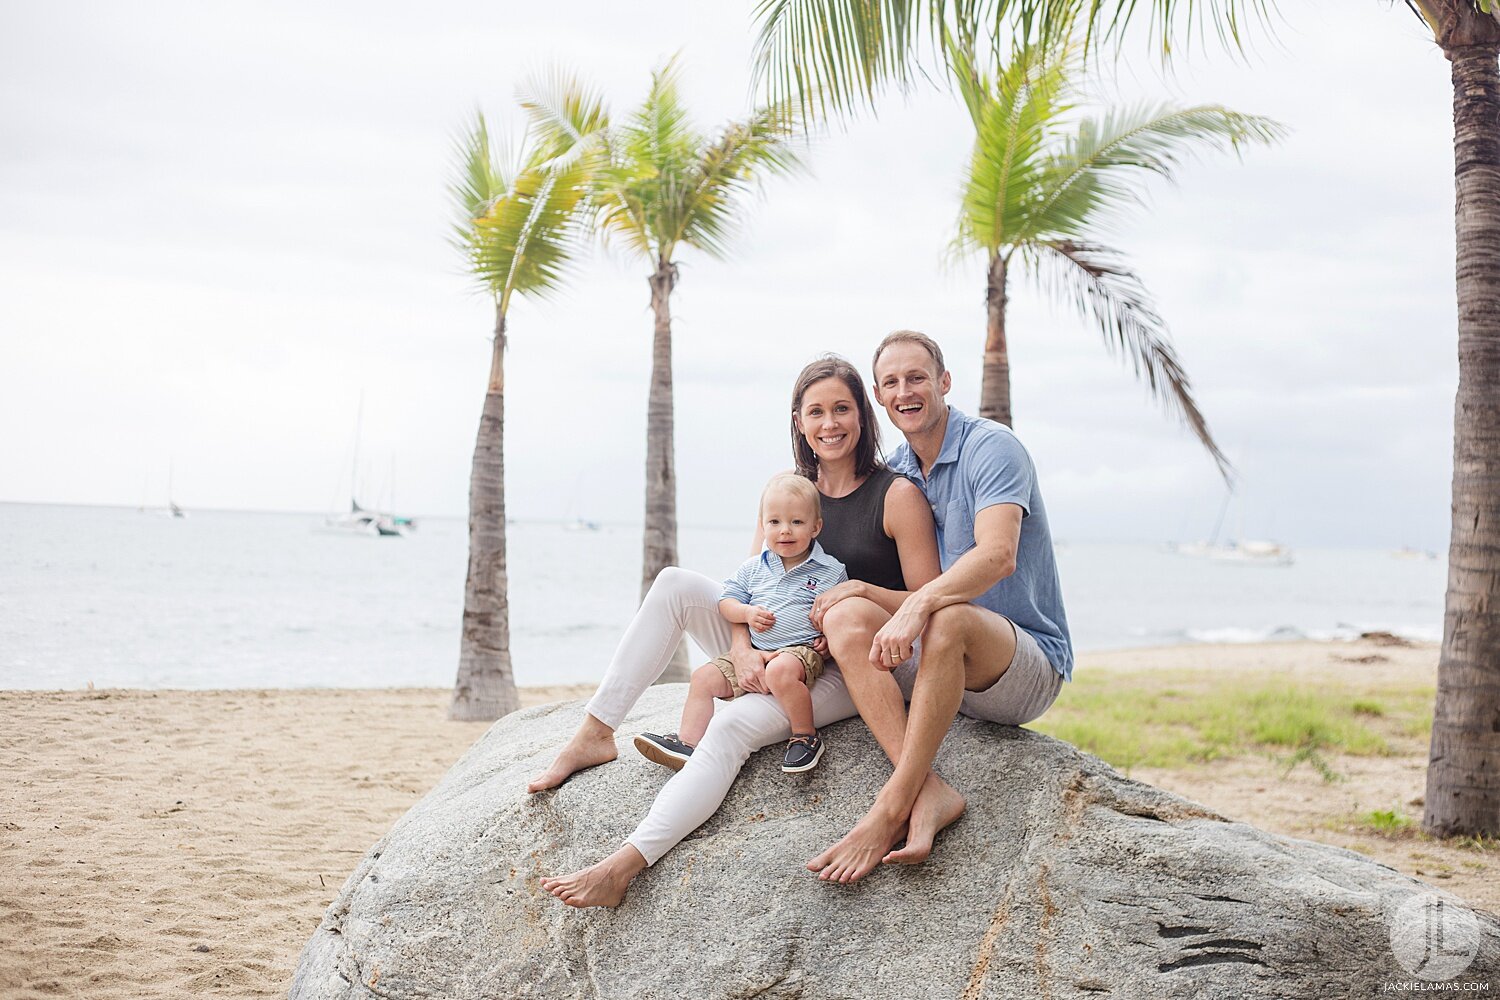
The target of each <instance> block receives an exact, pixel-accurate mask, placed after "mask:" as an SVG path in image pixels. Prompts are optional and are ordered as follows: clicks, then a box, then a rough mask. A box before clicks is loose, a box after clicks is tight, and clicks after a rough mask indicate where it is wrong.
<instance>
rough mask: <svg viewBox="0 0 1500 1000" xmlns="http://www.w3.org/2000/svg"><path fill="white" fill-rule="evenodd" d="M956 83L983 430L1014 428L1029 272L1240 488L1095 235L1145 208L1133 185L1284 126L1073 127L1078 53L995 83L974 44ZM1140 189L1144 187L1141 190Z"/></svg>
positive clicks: (1039, 52)
mask: <svg viewBox="0 0 1500 1000" xmlns="http://www.w3.org/2000/svg"><path fill="white" fill-rule="evenodd" d="M947 44H948V48H949V64H950V66H951V68H952V72H953V78H954V80H955V81H956V83H957V85H958V90H959V93H960V94H961V95H962V96H963V100H964V104H965V106H966V107H967V108H968V110H969V116H970V118H971V119H972V120H973V122H974V133H975V134H974V147H973V152H972V153H971V155H970V158H969V165H968V169H967V170H966V171H965V174H964V179H963V209H962V211H961V212H960V214H959V219H958V235H957V237H956V238H955V240H954V248H955V250H957V251H958V252H960V253H965V252H979V253H983V254H984V258H985V263H986V268H985V276H986V281H985V304H986V329H985V341H984V368H983V381H982V388H981V394H980V401H979V413H980V416H984V417H989V418H990V419H991V420H998V421H999V422H1000V423H1003V424H1005V425H1006V426H1011V401H1010V358H1009V353H1008V350H1007V346H1006V323H1005V318H1006V316H1005V314H1006V306H1007V304H1008V302H1009V293H1008V289H1007V283H1008V281H1009V278H1010V271H1011V268H1012V267H1013V266H1015V265H1018V264H1019V265H1021V266H1022V267H1023V268H1024V269H1025V270H1027V271H1029V272H1031V274H1032V275H1033V276H1037V277H1042V276H1045V277H1048V278H1051V279H1052V281H1051V287H1052V288H1053V289H1054V290H1055V291H1057V292H1059V293H1060V294H1063V295H1065V296H1067V297H1068V298H1070V299H1071V300H1072V301H1073V303H1074V304H1075V305H1076V306H1077V307H1078V308H1079V309H1080V311H1082V312H1083V313H1085V314H1086V315H1088V316H1091V317H1092V318H1093V320H1094V321H1095V322H1096V323H1097V324H1098V326H1099V330H1100V332H1101V333H1102V334H1103V335H1104V341H1105V344H1106V345H1107V346H1108V347H1110V348H1111V349H1112V350H1117V351H1121V352H1123V353H1125V354H1127V355H1128V356H1129V357H1130V361H1131V364H1132V366H1133V367H1134V369H1135V373H1136V375H1137V376H1138V377H1144V378H1145V379H1146V382H1147V384H1148V385H1149V386H1150V387H1151V390H1152V391H1153V392H1154V393H1157V394H1159V395H1161V396H1163V397H1164V400H1165V401H1166V402H1168V403H1169V404H1174V405H1175V406H1176V408H1177V409H1178V411H1179V412H1180V413H1181V415H1182V418H1183V420H1184V421H1185V422H1186V423H1187V424H1188V426H1190V427H1191V428H1192V429H1193V432H1194V433H1195V434H1197V436H1198V440H1200V441H1201V442H1203V446H1204V447H1205V448H1207V449H1208V452H1209V454H1210V455H1212V456H1213V459H1214V461H1215V462H1216V463H1217V464H1218V466H1219V471H1220V473H1221V474H1223V475H1224V476H1225V478H1226V479H1227V478H1228V463H1227V462H1226V460H1225V458H1224V455H1223V453H1222V452H1221V451H1220V450H1219V446H1218V444H1217V443H1216V442H1215V441H1214V439H1213V435H1212V434H1210V433H1209V430H1208V424H1207V422H1206V421H1205V420H1204V418H1203V414H1202V413H1201V412H1199V410H1198V404H1197V403H1196V402H1195V401H1194V400H1193V394H1192V386H1191V385H1190V383H1189V381H1188V376H1187V372H1186V371H1184V370H1183V367H1182V364H1181V362H1180V361H1178V359H1177V354H1176V352H1175V351H1174V350H1173V348H1172V344H1171V342H1170V341H1169V340H1168V338H1167V329H1166V324H1165V323H1164V322H1163V321H1162V318H1161V316H1160V315H1159V314H1158V313H1157V311H1156V308H1155V306H1154V305H1153V304H1152V302H1151V299H1150V297H1149V295H1148V294H1147V292H1146V288H1145V285H1144V284H1143V283H1142V282H1141V280H1140V278H1139V277H1138V276H1137V275H1136V274H1135V272H1134V271H1133V270H1132V269H1131V268H1130V266H1129V264H1128V262H1127V261H1126V260H1125V257H1124V255H1123V254H1122V253H1121V252H1120V251H1118V250H1116V249H1114V248H1112V247H1109V246H1105V245H1103V244H1101V243H1099V242H1098V240H1097V239H1096V237H1095V236H1094V234H1095V233H1096V232H1097V231H1098V230H1099V229H1101V228H1103V227H1106V226H1107V225H1108V224H1109V223H1110V222H1112V221H1114V220H1115V219H1117V218H1118V217H1119V216H1120V215H1121V214H1123V212H1124V210H1126V209H1129V208H1130V207H1133V206H1135V205H1137V204H1139V203H1140V201H1141V198H1140V195H1139V194H1138V193H1137V191H1136V190H1135V189H1134V188H1133V186H1132V185H1131V183H1130V182H1131V181H1132V180H1145V179H1147V178H1149V177H1151V176H1153V175H1155V176H1159V177H1163V178H1166V179H1168V180H1170V179H1171V178H1172V175H1173V173H1174V171H1175V169H1176V167H1177V165H1178V163H1179V162H1180V161H1181V159H1182V157H1183V155H1184V154H1185V153H1186V151H1187V148H1188V147H1189V146H1191V145H1194V144H1196V145H1202V146H1209V147H1215V148H1222V147H1229V148H1237V147H1238V146H1239V145H1240V144H1241V143H1244V142H1250V141H1258V142H1270V141H1272V140H1273V139H1274V138H1275V137H1276V136H1278V135H1279V134H1280V133H1281V128H1280V126H1279V125H1277V124H1276V123H1275V122H1272V121H1270V120H1268V119H1265V118H1257V117H1253V116H1250V115H1243V114H1240V113H1239V112H1237V111H1230V110H1228V109H1227V108H1222V107H1218V106H1214V105H1201V106H1199V107H1192V108H1176V107H1169V106H1156V107H1150V106H1147V107H1136V108H1113V109H1110V110H1108V111H1107V112H1106V113H1105V114H1104V115H1102V116H1101V117H1098V118H1089V119H1085V120H1083V121H1081V122H1077V123H1074V124H1068V123H1067V121H1066V118H1067V116H1068V114H1069V112H1071V111H1073V110H1074V105H1073V100H1074V96H1075V95H1074V93H1073V90H1072V87H1071V85H1070V80H1071V77H1072V75H1073V73H1074V72H1075V71H1076V66H1075V63H1076V59H1075V58H1074V56H1073V53H1075V52H1076V51H1077V50H1076V49H1063V50H1054V51H1053V52H1051V53H1049V52H1047V51H1046V50H1044V49H1043V48H1042V47H1041V46H1035V45H1032V46H1028V45H1020V46H1017V47H1016V48H1015V50H1014V51H1013V52H1012V54H1011V56H1010V58H1009V60H1008V61H1007V63H1006V65H1005V66H1004V67H1002V68H1001V69H1000V71H999V72H998V73H997V74H996V75H995V76H994V77H993V78H991V76H989V75H988V74H986V73H982V72H980V70H979V68H978V64H977V60H976V58H975V53H974V50H973V47H972V44H971V42H970V41H969V40H963V41H956V40H954V39H952V38H951V37H950V38H949V39H948V40H947ZM1132 175H1134V176H1132Z"/></svg>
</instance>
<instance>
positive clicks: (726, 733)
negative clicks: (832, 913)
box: [527, 330, 1073, 906]
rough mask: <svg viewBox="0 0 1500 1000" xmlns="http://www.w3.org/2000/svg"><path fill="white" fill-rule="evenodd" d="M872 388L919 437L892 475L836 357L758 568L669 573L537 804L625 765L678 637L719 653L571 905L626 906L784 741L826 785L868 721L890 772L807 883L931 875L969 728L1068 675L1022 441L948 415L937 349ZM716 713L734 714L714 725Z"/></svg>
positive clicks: (897, 367)
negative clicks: (941, 753)
mask: <svg viewBox="0 0 1500 1000" xmlns="http://www.w3.org/2000/svg"><path fill="white" fill-rule="evenodd" d="M874 375H875V385H874V390H875V401H876V402H877V403H879V404H880V405H881V406H883V407H885V411H886V413H887V414H888V415H889V417H890V419H891V422H892V423H893V424H894V425H895V426H896V428H897V429H898V430H900V431H901V433H902V434H903V435H904V436H905V438H906V442H905V444H903V445H902V446H901V447H900V448H899V449H897V451H896V454H895V455H894V456H893V458H892V459H891V462H890V464H889V465H886V464H884V463H883V462H882V461H881V459H880V429H879V426H878V424H877V423H876V420H875V414H874V410H873V409H872V407H871V406H870V402H869V399H868V397H867V396H866V394H865V389H864V386H863V384H862V383H861V381H860V377H859V373H858V372H857V371H856V370H855V369H854V367H853V366H852V365H850V364H849V363H848V362H847V361H845V360H843V359H842V358H838V357H833V356H829V357H826V358H823V359H820V360H818V361H814V362H813V363H812V364H810V365H808V366H807V367H806V368H804V369H803V370H802V373H801V375H799V376H798V378H797V383H796V386H795V387H794V389H793V392H792V415H791V416H792V421H791V422H792V452H793V455H794V457H795V460H796V477H795V479H794V477H792V476H778V477H776V478H775V479H773V480H772V481H771V483H770V485H768V486H767V488H766V491H765V493H764V494H763V495H762V497H761V510H760V514H761V518H760V529H761V542H762V544H763V546H764V551H763V552H762V553H761V554H760V555H758V556H756V557H754V558H752V559H751V560H749V561H748V562H747V563H746V564H745V565H744V566H743V567H741V569H740V571H739V573H737V574H736V576H735V577H734V578H732V579H731V580H729V581H726V582H725V583H720V582H716V581H714V580H712V579H710V578H709V577H706V576H702V575H700V574H697V573H693V572H690V571H687V570H683V569H679V568H676V567H669V568H668V569H665V570H663V571H662V572H661V574H660V575H659V576H658V577H657V578H656V582H655V583H654V584H653V586H652V588H651V590H650V592H649V593H648V594H647V595H646V599H645V600H644V601H643V602H642V603H641V607H640V610H639V611H638V612H637V613H636V616H635V619H634V620H633V621H632V622H631V624H630V627H629V628H627V629H626V631H625V636H624V638H623V639H622V640H621V642H620V646H619V648H618V649H617V650H616V651H615V655H614V658H613V659H612V660H611V661H610V664H609V667H608V669H607V670H606V671H605V675H604V679H603V681H601V682H600V684H599V690H598V692H597V693H596V694H595V695H594V697H593V698H592V699H591V700H590V701H589V704H588V714H586V715H585V716H584V721H583V723H582V724H581V725H580V726H579V728H578V731H577V732H576V733H575V734H574V735H573V737H572V739H571V740H570V741H569V742H568V744H567V746H565V747H564V748H563V750H562V751H561V752H560V753H559V754H558V756H557V759H556V760H554V761H553V763H552V765H551V767H549V768H548V769H547V770H546V771H545V772H543V773H542V774H541V775H539V776H537V778H536V779H535V780H533V781H532V782H531V783H530V784H529V785H528V786H527V790H528V791H530V792H539V791H542V790H543V789H547V788H553V787H556V786H557V785H559V784H561V783H562V782H563V781H565V780H567V778H568V777H569V776H570V775H572V774H574V773H575V772H577V771H580V770H582V769H584V768H587V767H592V766H594V765H597V764H603V763H605V762H607V761H611V760H614V759H615V756H616V749H615V741H614V731H615V729H616V727H618V726H619V724H620V722H621V721H622V720H623V719H624V717H625V713H626V712H628V711H629V710H630V708H631V706H632V705H634V704H635V702H636V699H638V698H639V697H640V696H641V694H642V693H643V692H644V691H645V690H646V688H647V687H648V686H650V685H651V683H652V682H653V681H655V680H656V679H657V678H658V677H660V676H661V673H662V671H663V670H664V669H665V668H666V665H667V663H668V661H669V660H670V659H671V656H672V654H673V652H674V651H675V650H676V648H677V645H678V643H679V642H680V641H681V638H682V635H683V633H684V632H685V633H687V634H688V635H689V636H691V637H692V638H693V641H694V642H696V643H697V644H698V645H699V646H701V647H702V648H703V649H705V650H708V651H710V652H713V653H718V654H722V655H719V656H718V657H717V658H716V659H715V660H714V661H712V662H711V663H708V664H705V665H704V666H703V667H700V668H699V669H698V670H697V671H696V672H695V673H694V675H693V682H692V684H691V686H690V687H689V695H688V703H687V706H686V708H685V710H684V712H683V720H682V725H681V728H680V729H679V730H678V732H677V733H675V734H666V735H656V734H650V733H647V734H642V736H641V737H639V738H638V739H637V746H638V747H639V748H640V749H641V751H642V752H643V753H645V754H646V756H648V757H650V758H651V759H653V760H656V761H658V762H660V763H665V764H667V765H668V766H673V767H676V768H678V769H679V770H678V772H677V774H676V775H674V776H673V777H672V778H671V780H669V781H668V782H667V783H666V784H665V785H664V786H663V787H662V790H661V792H660V793H659V794H658V795H657V797H656V801H655V802H654V803H653V804H652V806H651V809H650V811H649V812H648V813H647V814H646V817H645V819H643V820H642V821H641V824H640V825H639V826H638V827H637V828H636V830H635V832H634V833H632V834H631V835H630V836H629V837H627V838H626V840H625V843H624V844H623V845H622V846H621V847H620V849H619V850H617V851H615V852H614V853H613V854H611V855H610V856H609V857H607V858H605V859H604V860H602V861H600V862H598V863H597V864H594V865H591V866H589V867H588V868H584V869H582V870H580V871H576V872H573V873H572V874H569V875H563V876H561V877H557V878H546V879H543V880H542V886H543V888H545V889H546V890H547V891H548V892H550V893H552V894H553V895H554V896H556V897H557V898H558V899H560V900H561V901H562V902H564V903H566V904H568V905H569V906H615V905H618V904H619V903H620V901H621V900H622V899H624V897H625V890H626V888H627V887H628V886H629V884H630V882H631V880H632V879H633V878H635V876H636V875H638V874H639V873H640V872H641V871H643V870H644V869H645V868H646V867H647V866H649V865H652V864H654V863H655V862H656V860H657V859H658V858H660V857H661V856H662V855H664V854H665V853H666V852H667V851H668V850H670V849H671V848H672V847H673V846H675V845H676V844H677V843H678V842H680V841H681V840H682V839H683V838H684V837H686V836H687V835H688V834H689V833H691V832H692V831H693V830H694V829H696V828H697V827H698V826H699V825H700V824H702V823H703V822H704V821H705V820H707V819H708V818H709V817H710V816H711V815H713V812H714V811H715V810H716V809H717V808H718V807H719V804H720V803H721V802H722V801H723V800H724V796H725V795H726V794H727V793H728V791H729V786H730V785H731V784H732V783H733V781H734V778H735V775H736V774H738V773H739V770H740V768H741V767H742V766H743V765H744V763H745V760H746V759H747V758H748V757H749V755H750V754H751V753H752V752H754V751H755V750H758V749H760V748H762V747H765V746H768V745H770V744H772V743H778V742H786V741H788V740H789V739H790V742H789V743H788V744H787V750H786V756H785V762H784V764H783V768H784V769H785V770H788V771H800V770H807V769H810V768H812V767H813V766H815V765H816V764H817V761H818V759H819V757H820V755H821V754H822V751H823V746H822V742H821V739H820V737H819V736H818V729H819V727H823V726H827V725H829V724H831V723H833V722H837V721H838V720H840V719H846V718H848V717H850V716H852V715H854V714H855V713H856V712H858V713H859V715H860V716H862V717H863V718H864V720H865V722H866V724H867V725H868V726H869V727H870V732H871V733H872V734H873V735H874V736H875V739H876V741H877V742H879V744H880V745H881V747H882V748H883V749H884V750H885V752H886V754H887V756H889V757H890V759H891V762H892V764H893V765H894V767H895V771H894V773H893V774H892V775H891V777H890V780H888V781H887V782H886V784H885V786H884V787H883V788H882V789H881V790H880V793H879V794H878V795H877V796H876V798H875V802H874V804H873V805H872V806H871V807H870V810H869V811H868V812H867V813H866V814H865V816H864V818H862V819H861V820H860V821H859V822H858V823H857V824H855V826H854V828H853V829H852V830H850V831H849V833H848V834H846V835H845V836H844V837H843V839H841V840H840V841H838V843H836V844H834V845H832V846H831V847H829V848H828V849H827V850H825V851H823V852H822V853H821V854H819V855H818V856H817V857H815V858H813V859H812V860H811V861H809V862H808V863H807V867H808V869H809V870H810V871H813V872H816V873H817V874H818V877H819V878H820V879H823V880H825V881H836V882H854V881H858V880H859V879H861V878H863V877H864V876H866V875H868V874H869V873H870V872H872V871H874V869H875V868H876V867H877V866H878V865H880V864H881V863H885V864H917V863H919V862H921V861H923V860H925V859H926V858H927V856H928V854H929V853H930V852H931V850H932V843H933V838H934V837H935V836H936V835H937V833H938V831H940V830H942V829H943V828H944V827H946V826H948V825H949V824H950V823H952V822H954V821H955V820H956V819H958V818H959V816H960V815H962V814H963V811H964V799H963V796H962V795H960V794H959V792H958V791H957V790H956V789H955V788H953V786H951V785H949V784H948V783H947V782H945V781H944V780H943V779H942V778H940V777H938V775H937V774H936V773H934V772H933V770H932V763H933V760H934V759H935V757H936V756H937V750H938V746H939V744H940V743H941V742H942V740H943V737H944V735H946V733H947V731H948V727H949V726H950V725H951V724H952V722H953V717H954V715H955V713H958V712H962V713H963V714H965V715H969V716H973V717H975V718H979V719H987V720H989V721H991V722H998V723H1001V724H1003V725H1012V726H1015V725H1021V724H1022V723H1025V722H1029V721H1030V720H1032V719H1035V718H1037V717H1038V716H1039V715H1041V714H1042V713H1043V712H1044V711H1046V710H1047V708H1048V707H1049V706H1050V705H1051V704H1052V702H1053V701H1054V700H1055V699H1056V698H1057V695H1058V692H1059V691H1060V690H1061V688H1062V684H1063V682H1064V681H1065V680H1068V679H1069V678H1070V677H1071V675H1072V669H1073V650H1072V644H1071V641H1070V639H1069V636H1068V623H1067V618H1066V616H1065V614H1064V612H1063V603H1062V589H1061V587H1060V585H1059V583H1058V575H1057V564H1056V561H1055V558H1054V553H1053V549H1052V537H1051V533H1050V531H1049V529H1048V525H1047V510H1046V507H1045V505H1044V504H1043V503H1042V495H1041V490H1040V488H1039V487H1038V486H1037V481H1036V470H1035V468H1034V467H1033V465H1032V462H1031V457H1030V456H1029V455H1028V454H1027V453H1026V449H1025V448H1023V447H1022V446H1021V443H1020V441H1019V440H1017V438H1016V436H1015V434H1013V433H1012V432H1011V430H1010V429H1009V428H1008V427H1005V426H1003V425H1001V424H997V423H995V422H993V421H990V420H985V419H982V418H974V417H969V416H966V415H964V414H963V413H960V412H959V411H958V410H956V409H954V408H953V407H951V406H948V405H946V404H945V403H944V397H945V396H946V395H947V394H948V390H949V388H950V385H951V378H950V376H949V373H948V370H947V368H946V367H945V365H944V364H943V352H942V350H941V348H939V347H938V345H937V344H936V343H935V342H934V341H933V340H932V339H931V338H929V337H927V336H925V335H923V334H920V333H914V332H911V331H904V330H903V331H898V332H896V333H893V334H891V335H890V336H888V337H886V338H885V339H884V340H883V341H882V342H881V344H880V346H879V347H878V348H877V349H876V351H875V357H874ZM799 481H800V484H799ZM809 486H811V487H815V489H809V488H808V487H809ZM800 615H805V616H806V618H807V621H806V622H803V621H800V620H797V619H798V617H799V616H800ZM820 631H821V633H822V636H823V641H818V634H819V632H820ZM825 657H826V659H827V660H828V661H829V662H827V663H826V664H825V662H824V660H825ZM820 670H821V676H820V675H819V671H820ZM815 681H816V683H814V682H815ZM715 698H720V699H728V702H727V704H725V705H724V706H722V708H721V709H720V710H719V711H717V712H715V711H714V710H713V700H714V699H715ZM898 845H899V846H898Z"/></svg>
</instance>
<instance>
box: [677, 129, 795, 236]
mask: <svg viewBox="0 0 1500 1000" xmlns="http://www.w3.org/2000/svg"><path fill="white" fill-rule="evenodd" d="M794 120H795V119H794V116H792V115H791V114H789V113H788V112H787V109H786V108H785V107H784V106H776V105H770V106H766V107H763V108H759V109H757V110H756V111H755V112H754V113H753V114H752V115H751V116H750V117H749V118H747V119H745V120H743V121H737V122H731V123H730V124H729V125H727V126H726V127H725V128H724V130H723V131H722V132H721V133H720V135H719V138H718V139H717V140H716V141H714V142H713V143H711V144H709V145H708V146H707V147H706V148H704V149H703V150H702V153H701V155H700V157H699V160H698V163H697V165H696V166H695V168H694V170H693V171H692V172H691V174H690V175H689V177H688V178H687V183H686V184H685V185H684V200H683V204H682V211H681V213H680V215H679V218H680V221H681V229H680V230H678V231H677V232H676V233H674V234H673V236H674V237H675V238H676V239H678V240H681V241H682V242H684V243H686V244H688V245H689V246H693V247H696V248H698V249H700V250H702V251H704V252H705V253H707V254H709V255H710V256H712V257H724V256H726V255H727V252H728V240H729V239H730V237H731V236H732V235H733V234H734V232H735V231H736V230H737V229H738V226H739V224H740V221H741V219H742V217H743V212H744V208H745V202H746V200H747V199H748V198H749V196H750V195H751V194H753V193H754V191H756V190H757V189H758V188H759V186H760V184H761V183H762V182H763V181H764V180H765V179H766V178H768V177H772V176H784V175H787V174H790V173H793V172H795V171H796V170H798V169H800V168H801V167H802V166H803V159H802V157H801V155H800V154H799V152H798V151H797V150H796V149H795V148H794V147H793V146H792V145H791V143H790V140H791V139H792V137H793V136H794V135H795V134H796V133H795V132H794V130H793V128H792V125H791V122H792V121H794Z"/></svg>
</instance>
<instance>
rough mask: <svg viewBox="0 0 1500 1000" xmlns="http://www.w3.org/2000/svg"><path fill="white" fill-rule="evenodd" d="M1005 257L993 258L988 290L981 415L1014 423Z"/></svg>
mask: <svg viewBox="0 0 1500 1000" xmlns="http://www.w3.org/2000/svg"><path fill="white" fill-rule="evenodd" d="M1005 282H1006V274H1005V258H1004V257H1002V256H1001V255H1000V254H995V256H994V257H993V258H992V259H991V260H990V270H989V274H988V283H987V285H986V287H985V290H984V311H985V330H984V377H983V381H982V382H981V383H980V390H979V415H980V416H981V417H988V418H989V419H991V420H995V421H998V422H999V423H1002V424H1004V425H1005V426H1007V427H1010V426H1011V417H1010V353H1009V351H1008V349H1007V348H1006V346H1005V306H1006V304H1007V302H1008V301H1009V300H1008V299H1007V298H1006V295H1005Z"/></svg>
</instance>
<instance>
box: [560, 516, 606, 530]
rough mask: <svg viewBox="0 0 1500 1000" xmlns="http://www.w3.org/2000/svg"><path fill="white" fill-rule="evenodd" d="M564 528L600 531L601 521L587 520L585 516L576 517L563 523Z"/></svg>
mask: <svg viewBox="0 0 1500 1000" xmlns="http://www.w3.org/2000/svg"><path fill="white" fill-rule="evenodd" d="M563 530H564V531H598V530H599V522H598V521H588V520H585V519H584V518H581V517H578V518H574V519H573V520H571V521H568V522H567V523H566V524H564V525H563Z"/></svg>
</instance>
